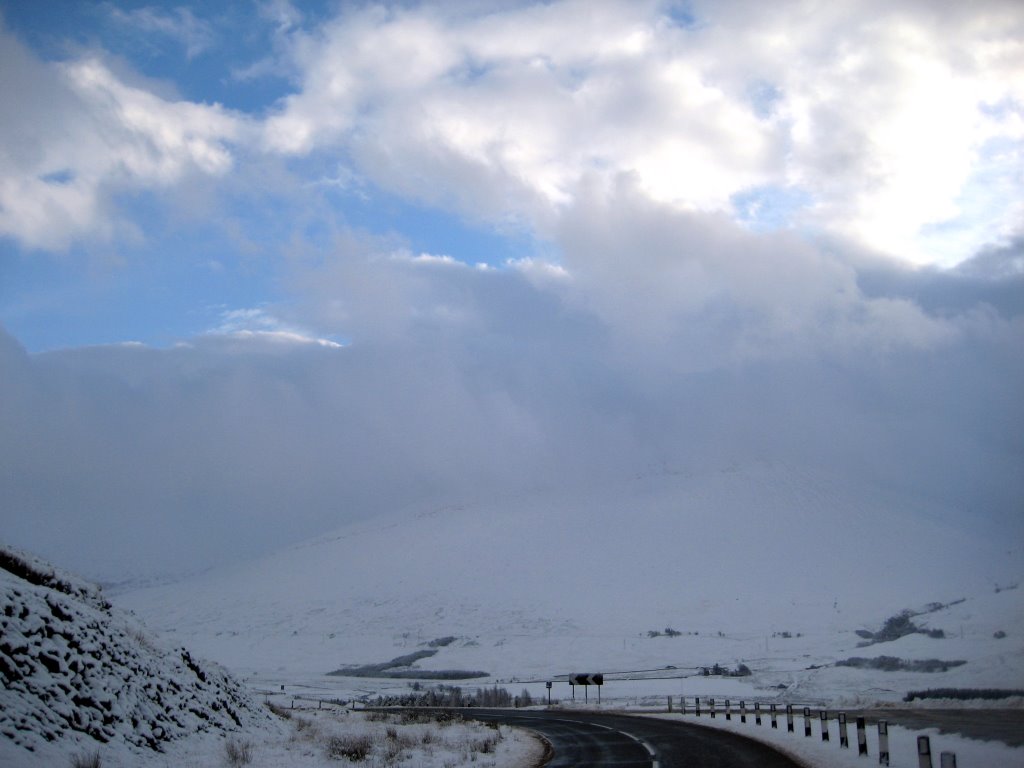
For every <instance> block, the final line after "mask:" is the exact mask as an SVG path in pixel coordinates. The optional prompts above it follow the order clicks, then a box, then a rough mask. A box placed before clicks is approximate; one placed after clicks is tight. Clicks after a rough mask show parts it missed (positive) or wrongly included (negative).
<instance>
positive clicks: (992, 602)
mask: <svg viewBox="0 0 1024 768" xmlns="http://www.w3.org/2000/svg"><path fill="white" fill-rule="evenodd" d="M957 517H958V516H957V515H953V514H950V510H948V509H946V508H944V507H943V506H942V505H941V504H939V503H937V502H922V501H920V500H915V499H908V498H906V497H902V496H899V495H897V494H895V493H892V492H888V491H886V490H885V489H882V488H870V489H865V488H855V487H853V486H852V485H850V484H848V483H846V482H845V481H843V480H841V479H837V478H834V477H828V476H823V475H821V474H813V475H812V474H807V473H805V472H802V471H799V470H796V469H793V468H791V467H786V466H781V465H768V464H762V465H756V466H748V467H736V468H728V469H726V470H723V471H718V472H711V473H702V474H687V473H685V472H674V471H671V470H659V471H657V472H652V473H651V474H649V475H646V476H642V477H638V478H635V479H634V480H633V481H631V482H627V483H618V484H611V483H610V484H608V485H607V486H605V487H592V488H590V489H588V490H586V491H579V490H576V489H539V490H536V491H534V492H530V493H523V494H522V495H519V496H516V497H508V498H501V499H495V498H491V499H479V500H467V501H464V502H462V503H459V504H451V505H447V506H429V507H428V506H424V507H423V508H413V509H408V510H403V511H401V512H396V513H395V514H394V515H393V516H391V517H390V518H388V519H386V520H384V519H376V520H374V521H372V522H369V523H364V524H355V525H350V526H348V527H345V528H343V529H341V530H338V531H337V532H335V533H334V534H332V535H329V536H324V537H321V538H319V539H316V540H314V541H310V542H308V543H306V544H304V545H301V546H296V547H292V548H289V549H287V550H284V551H281V552H279V553H277V554H274V555H272V556H270V557H267V558H264V559H262V560H259V561H257V562H254V563H251V564H249V565H248V566H244V567H238V568H234V569H232V570H229V571H218V572H212V573H209V574H207V575H206V576H204V577H202V578H198V579H194V580H192V581H187V582H182V583H178V584H171V585H166V586H162V587H158V588H151V589H143V590H138V591H134V592H128V593H124V594H121V595H118V596H117V597H116V599H117V600H118V601H119V602H120V603H122V604H124V605H125V606H128V607H131V608H132V609H134V610H135V611H136V612H137V613H138V614H139V615H141V616H143V617H145V618H146V620H147V621H148V622H150V623H151V624H152V625H154V626H157V627H160V628H161V629H162V630H163V631H165V632H168V633H172V637H175V638H176V639H177V641H178V642H181V643H184V644H188V645H190V646H192V647H195V648H197V649H199V650H201V652H202V653H203V654H206V655H208V656H210V657H211V658H214V659H217V660H219V661H220V662H222V663H224V664H226V665H228V666H229V667H230V668H232V669H234V670H236V671H238V672H240V673H242V674H245V675H248V676H254V680H255V681H256V683H257V684H261V683H264V684H270V683H271V682H272V683H273V685H274V686H275V690H277V689H278V688H279V686H278V683H280V684H284V685H289V686H290V685H293V684H297V683H299V682H301V684H302V685H306V686H309V685H312V686H314V687H315V688H319V689H320V690H325V691H326V690H346V687H345V686H346V685H348V689H347V690H348V691H349V692H356V691H362V692H366V691H371V690H380V689H382V688H387V687H388V686H391V687H393V688H397V687H406V686H407V685H408V681H406V680H402V681H391V682H390V683H388V682H386V681H384V680H380V679H376V680H359V681H351V682H349V683H345V680H346V678H338V677H331V678H326V677H323V675H324V674H325V673H327V672H329V671H331V670H337V669H338V668H340V667H344V666H345V665H368V664H379V663H382V662H387V661H389V660H390V659H392V658H395V657H398V656H402V655H405V654H409V653H411V652H413V651H416V650H424V649H429V650H436V653H435V654H434V655H432V656H429V657H425V658H422V659H419V660H417V662H416V668H418V669H423V670H431V671H434V672H437V671H443V670H451V669H461V670H481V671H486V672H487V673H489V674H490V675H491V677H492V678H493V679H500V680H511V679H513V678H515V680H516V681H517V685H518V683H519V682H521V681H526V680H541V681H543V680H545V679H550V678H551V677H553V676H555V675H558V674H565V673H568V672H572V671H580V670H583V671H604V672H606V673H608V672H614V671H632V670H645V669H662V668H665V667H675V668H676V670H675V671H666V675H665V676H669V677H671V676H677V677H676V679H672V680H661V681H648V682H644V683H628V684H627V683H621V684H616V685H614V686H613V685H612V684H611V683H608V684H606V687H605V693H606V695H614V693H615V691H616V690H619V691H624V692H629V693H630V694H632V693H646V692H651V693H665V692H668V693H673V694H678V693H680V692H687V693H696V692H698V691H700V690H702V689H703V688H705V687H709V690H711V691H715V690H724V689H725V688H728V687H730V686H741V687H742V689H745V690H747V691H748V692H749V691H750V689H751V687H756V688H759V689H760V690H761V691H762V692H764V691H767V690H772V691H789V692H790V694H791V695H792V696H800V697H804V698H814V699H822V700H836V699H840V698H842V699H847V700H848V699H854V700H861V701H865V702H866V701H892V700H896V699H899V698H901V697H902V696H903V695H904V693H905V692H906V691H907V690H916V689H921V688H930V687H945V686H966V685H970V686H972V687H1011V686H1012V687H1024V610H1022V608H1024V589H1020V590H1014V589H1000V591H998V592H996V588H997V587H1006V586H1009V585H1011V584H1012V583H1014V582H1015V581H1016V579H1017V578H1018V577H1019V576H1021V575H1022V574H1024V555H1022V550H1021V545H1020V542H1007V541H994V540H985V539H981V538H978V537H976V536H974V535H973V534H972V532H971V531H970V530H966V529H963V528H956V527H950V526H948V525H946V524H945V523H943V522H942V521H944V520H951V519H955V518H957ZM959 517H962V516H959ZM960 598H966V600H965V601H964V602H961V603H957V604H956V605H953V606H951V607H947V608H942V609H938V610H933V611H932V612H930V613H923V614H922V615H921V616H919V617H915V621H916V622H917V623H918V624H919V625H920V626H921V627H922V628H927V629H941V630H943V632H942V634H943V635H944V639H937V638H933V637H929V636H926V635H924V634H914V635H911V636H907V637H903V638H901V639H899V640H896V641H894V642H887V643H882V644H876V645H874V646H871V647H868V648H858V643H859V642H862V641H863V639H862V638H860V637H858V636H857V635H856V634H855V633H856V631H857V630H862V631H865V632H866V631H872V632H875V631H878V630H879V629H880V628H881V627H882V625H883V623H884V622H885V621H886V619H888V618H890V617H891V616H894V615H896V614H898V613H899V612H900V611H903V610H905V609H911V610H920V611H923V610H924V609H925V608H926V607H927V606H928V604H929V603H934V602H938V603H942V604H949V603H952V602H953V601H956V600H959V599H960ZM931 608H932V609H935V608H936V606H934V605H933V606H931ZM665 629H672V630H674V632H673V633H671V635H672V636H666V635H665V633H664V630H665ZM656 632H661V633H662V634H661V635H660V636H654V637H652V636H650V635H651V634H652V633H656ZM675 632H678V633H679V634H675ZM997 632H1003V633H1005V634H1006V636H1005V637H1003V638H998V639H997V638H995V637H994V634H995V633H997ZM935 634H938V633H935ZM441 638H445V639H446V640H445V642H443V643H436V642H434V644H433V645H431V643H432V641H437V640H438V639H441ZM447 638H451V639H450V640H448V639H447ZM882 655H889V656H895V657H902V658H906V659H911V660H912V659H932V658H935V659H939V660H940V661H945V660H957V661H959V660H964V661H966V662H967V663H966V664H964V665H959V666H956V667H952V668H950V669H949V670H948V671H946V672H940V673H919V672H913V671H873V670H865V669H858V668H853V667H836V666H833V664H834V662H836V661H840V660H845V659H848V658H851V657H876V656H882ZM715 663H720V664H722V665H725V666H728V667H734V666H735V665H737V664H738V663H744V664H746V665H747V666H748V667H750V669H751V670H752V671H753V675H752V676H751V677H750V678H743V679H739V678H733V679H728V680H727V679H722V678H711V679H710V680H702V679H700V678H693V677H684V676H685V675H690V674H692V672H691V668H693V667H700V666H710V665H712V664H715ZM474 684H476V683H473V682H469V683H466V685H470V686H472V685H474ZM780 686H781V687H780ZM565 688H566V690H564V691H561V692H559V691H557V687H556V695H568V690H567V686H566V687H565ZM305 690H307V691H308V690H310V689H308V688H306V689H305ZM543 690H544V689H543V686H542V685H541V686H540V688H539V690H535V693H542V692H543ZM726 692H727V691H726Z"/></svg>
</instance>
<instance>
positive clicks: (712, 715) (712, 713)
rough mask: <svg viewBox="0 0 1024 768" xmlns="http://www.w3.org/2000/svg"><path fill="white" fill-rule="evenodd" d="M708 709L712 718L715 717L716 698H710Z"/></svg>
mask: <svg viewBox="0 0 1024 768" xmlns="http://www.w3.org/2000/svg"><path fill="white" fill-rule="evenodd" d="M708 710H709V711H710V712H711V719H712V720H714V719H715V700H714V699H708Z"/></svg>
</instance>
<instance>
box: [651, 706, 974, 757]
mask: <svg viewBox="0 0 1024 768" xmlns="http://www.w3.org/2000/svg"><path fill="white" fill-rule="evenodd" d="M719 704H721V705H722V706H723V707H724V709H723V710H722V711H723V712H724V713H725V719H726V720H730V721H731V720H732V716H733V713H734V710H733V704H734V703H733V701H732V700H731V699H725V700H724V702H723V701H719V702H716V701H715V699H714V698H713V697H704V709H703V710H702V709H701V698H700V697H699V696H695V697H694V698H693V707H692V708H689V707H688V706H687V697H686V696H680V697H679V712H680V713H681V714H683V715H686V714H688V713H693V714H694V715H695V716H696V717H701V716H702V715H704V714H706V715H708V716H710V717H712V718H715V717H717V715H718V713H719V709H718V707H719ZM769 706H770V715H771V727H772V728H776V729H777V728H778V727H779V726H778V717H777V715H778V710H777V705H776V704H774V703H773V704H770V705H769ZM785 707H786V731H787V732H788V733H795V731H796V729H795V725H794V716H795V710H794V705H793V704H786V705H785ZM668 710H669V712H671V711H672V697H671V696H670V697H669V703H668ZM739 712H740V722H741V723H746V722H747V702H746V700H741V701H740V702H739ZM801 714H802V716H803V726H804V728H803V732H804V737H805V738H811V736H812V727H811V721H812V719H814V718H815V717H816V718H817V720H818V722H819V723H820V725H821V740H822V741H823V742H830V741H831V736H830V728H829V725H830V723H831V721H832V719H833V717H832V713H830V712H829V710H827V709H818V711H817V713H816V715H815V714H814V713H812V711H811V707H802V712H801ZM834 719H835V721H836V722H837V723H838V728H839V748H840V749H849V748H850V739H849V734H848V730H847V727H848V723H847V713H846V712H838V713H836V714H835V718H834ZM855 723H856V727H857V754H858V755H860V756H863V757H870V755H869V754H868V740H867V721H866V718H864V717H857V718H856V719H855ZM760 725H761V703H760V702H754V726H755V727H756V726H760ZM877 728H878V741H877V745H878V764H879V765H889V760H890V756H889V724H888V722H887V721H885V720H879V721H878V722H877ZM917 764H918V768H935V767H934V766H933V763H932V747H931V739H930V738H929V737H928V736H918V737H917ZM938 768H957V766H956V753H954V752H942V753H940V755H939V766H938Z"/></svg>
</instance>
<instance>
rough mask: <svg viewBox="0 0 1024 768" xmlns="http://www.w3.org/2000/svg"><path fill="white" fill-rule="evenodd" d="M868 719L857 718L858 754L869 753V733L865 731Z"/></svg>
mask: <svg viewBox="0 0 1024 768" xmlns="http://www.w3.org/2000/svg"><path fill="white" fill-rule="evenodd" d="M865 726H866V721H865V720H864V718H863V717H858V718H857V754H858V755H866V754H867V753H868V735H867V732H866V731H865Z"/></svg>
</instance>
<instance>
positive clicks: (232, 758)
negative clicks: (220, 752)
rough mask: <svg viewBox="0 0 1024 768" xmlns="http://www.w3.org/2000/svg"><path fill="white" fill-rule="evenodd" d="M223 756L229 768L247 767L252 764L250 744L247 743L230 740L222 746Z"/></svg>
mask: <svg viewBox="0 0 1024 768" xmlns="http://www.w3.org/2000/svg"><path fill="white" fill-rule="evenodd" d="M224 755H225V757H226V758H227V761H228V765H230V766H231V768H238V766H240V765H248V764H249V763H251V762H252V744H250V743H249V742H247V741H235V740H234V739H230V740H228V741H227V743H225V744H224Z"/></svg>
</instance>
